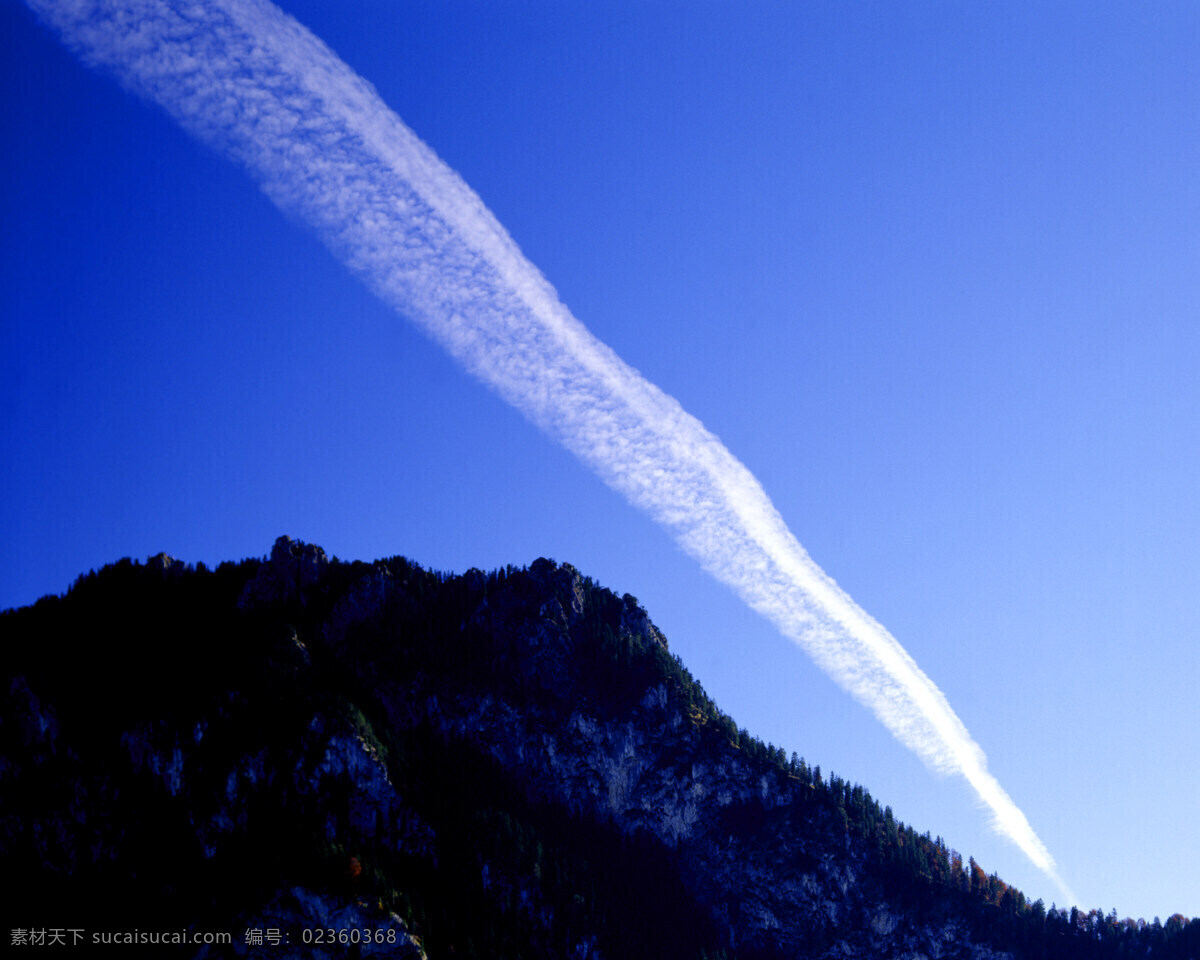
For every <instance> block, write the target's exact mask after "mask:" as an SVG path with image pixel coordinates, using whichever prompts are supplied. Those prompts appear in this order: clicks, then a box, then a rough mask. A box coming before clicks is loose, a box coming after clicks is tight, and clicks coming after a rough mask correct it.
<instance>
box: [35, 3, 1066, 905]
mask: <svg viewBox="0 0 1200 960" xmlns="http://www.w3.org/2000/svg"><path fill="white" fill-rule="evenodd" d="M27 2H28V3H29V5H30V6H31V7H32V8H33V9H34V10H35V11H36V12H37V13H38V15H39V16H40V17H41V18H42V19H43V20H44V21H45V22H46V23H48V24H49V25H50V26H51V27H52V28H54V29H55V30H57V31H58V33H59V34H60V35H61V36H62V38H63V39H64V41H65V42H66V44H67V45H68V46H69V47H70V48H71V49H72V50H74V51H75V53H76V54H77V55H79V56H80V57H81V59H83V60H84V61H85V62H86V63H88V64H89V65H91V66H93V67H97V68H100V69H103V70H107V71H110V72H112V73H113V74H115V75H116V76H117V78H118V79H119V80H120V81H121V82H122V83H123V84H125V85H126V86H127V87H129V88H130V89H132V90H133V91H135V92H136V93H138V94H140V95H141V96H143V97H145V98H147V99H149V100H151V101H153V102H155V103H157V104H159V105H160V106H162V107H163V108H164V109H166V111H167V112H168V113H169V114H170V115H171V116H172V117H174V118H175V119H176V120H177V121H178V122H179V123H180V124H182V125H183V126H184V127H185V128H186V129H187V130H188V131H190V132H191V133H192V134H193V135H195V136H196V137H198V138H199V139H200V140H202V141H204V142H206V143H208V144H210V145H212V146H214V147H216V148H217V149H218V150H220V151H221V152H223V153H225V154H227V155H229V156H231V157H233V158H234V159H236V160H238V161H239V162H241V163H242V164H243V165H244V166H245V167H246V168H247V169H248V170H249V172H250V173H251V174H252V175H253V176H254V177H255V179H256V180H257V181H258V182H259V184H260V185H261V187H262V189H263V190H264V191H265V192H266V194H267V195H268V196H269V197H270V198H271V199H272V200H273V201H274V202H275V203H276V204H277V205H278V206H279V207H281V208H282V209H284V210H285V211H287V212H288V213H289V214H292V215H295V216H298V217H299V218H301V219H303V220H305V221H307V222H308V223H309V224H311V225H312V227H313V228H314V229H315V230H316V232H317V233H318V235H319V236H320V237H321V239H322V240H324V242H325V243H326V244H327V245H328V246H329V247H330V248H331V249H332V250H333V251H334V253H335V254H336V255H337V256H338V257H340V258H341V260H342V261H343V262H345V263H346V264H347V265H348V266H349V267H350V268H351V270H353V271H354V273H356V274H357V275H358V276H359V277H360V278H361V279H362V280H363V281H365V282H366V283H367V285H368V286H370V287H371V289H372V290H374V292H375V293H376V294H377V295H378V296H379V297H381V298H382V299H383V300H384V301H386V302H387V303H388V304H390V305H391V306H392V307H394V308H395V309H396V310H397V311H399V312H400V313H402V314H403V315H404V316H406V317H408V318H410V319H411V320H413V321H415V322H416V323H417V324H419V325H420V326H421V328H422V329H424V330H425V332H426V333H428V334H429V335H430V336H431V337H433V338H434V339H435V340H437V341H438V342H439V343H441V344H442V345H443V346H444V347H445V348H446V349H447V350H448V351H449V352H450V353H451V354H453V355H454V356H455V357H456V358H457V359H458V360H459V361H460V362H461V363H462V364H463V365H464V366H465V367H466V368H467V369H468V370H469V371H470V372H471V373H473V374H474V375H475V376H476V377H478V378H479V379H480V380H482V381H483V382H484V383H486V384H488V385H489V386H490V387H492V388H493V389H495V390H496V391H498V392H499V393H500V394H501V396H503V397H504V398H505V399H506V400H507V401H508V402H509V403H511V404H512V405H513V406H515V407H516V408H517V409H518V410H520V411H521V412H522V413H524V414H525V416H527V417H528V418H529V419H530V420H532V421H533V422H534V423H536V424H537V425H538V426H539V427H540V428H541V429H542V430H544V431H545V432H547V433H549V434H550V435H551V436H553V437H554V438H556V439H557V440H558V441H559V442H560V443H562V444H563V445H564V446H566V447H567V448H568V449H569V450H571V451H572V452H573V453H574V454H575V455H576V456H578V457H579V458H580V459H581V460H583V461H584V462H585V463H587V464H588V465H589V466H590V467H591V468H592V469H593V470H595V471H596V473H597V474H599V475H600V477H601V478H603V480H604V481H605V482H606V483H607V484H609V485H610V486H612V487H613V488H615V489H616V490H618V491H620V492H621V493H622V494H624V495H625V496H626V497H627V498H628V499H629V500H630V501H631V502H632V503H634V504H635V505H637V506H638V507H641V508H642V509H643V510H645V511H647V512H648V513H649V514H650V515H651V516H653V517H654V518H655V519H656V520H657V521H658V522H659V523H661V524H662V525H664V526H665V527H667V528H668V529H669V530H670V531H671V532H672V533H673V534H674V536H675V537H676V539H677V540H678V541H679V543H680V544H681V545H682V546H683V548H684V549H685V550H686V551H687V552H688V553H690V554H691V555H692V556H693V557H695V558H696V559H697V560H698V561H699V562H700V563H701V565H702V566H703V567H704V568H705V569H706V570H707V571H708V572H709V573H711V574H712V575H713V576H714V577H716V578H717V579H718V580H720V581H722V582H723V583H726V584H728V585H729V586H730V587H732V588H733V589H734V590H735V591H736V592H737V593H738V594H739V595H740V596H741V597H742V598H743V599H744V600H745V601H746V603H748V604H749V605H750V606H751V607H753V608H754V609H755V610H757V611H758V612H760V613H761V614H763V615H764V616H766V617H767V618H768V619H770V620H771V621H772V622H773V623H774V624H775V625H776V626H777V627H778V628H779V629H780V631H781V632H782V633H783V634H784V635H786V636H787V637H789V638H791V639H792V640H793V641H795V642H796V643H797V644H799V645H800V646H801V647H802V648H803V649H804V650H806V651H807V652H808V654H809V655H810V656H811V657H812V658H813V659H814V660H815V661H816V662H817V663H818V664H819V665H820V667H821V668H822V669H824V670H825V671H826V672H827V673H828V674H829V675H830V676H831V677H833V679H834V680H836V681H837V682H838V683H839V684H840V685H841V686H842V687H844V688H845V689H846V690H848V691H849V692H850V693H851V694H852V695H853V696H854V697H856V698H857V699H858V700H859V701H860V702H861V703H863V704H864V705H865V706H867V707H868V708H869V709H870V710H871V711H872V712H874V714H875V715H876V716H877V717H878V718H879V720H880V721H881V722H882V723H883V724H884V725H885V726H886V727H887V728H888V730H890V731H891V732H892V733H893V734H894V735H895V737H896V738H897V739H898V740H900V742H901V743H903V744H904V745H905V746H907V747H909V748H910V749H912V750H913V751H914V752H916V753H917V754H918V755H919V756H920V757H921V758H922V760H924V761H925V762H926V763H927V764H928V765H929V766H930V767H932V768H933V769H935V770H937V771H940V772H944V773H957V774H961V775H962V776H963V777H965V778H966V780H967V781H968V783H970V785H971V786H972V787H973V788H974V790H975V791H976V793H977V794H978V795H979V798H980V799H981V800H982V802H983V803H984V804H985V805H986V806H987V808H988V809H989V811H990V813H991V817H992V825H993V827H994V828H995V829H996V830H997V831H998V832H999V833H1000V834H1002V835H1003V836H1005V837H1007V838H1008V839H1010V840H1011V841H1012V842H1013V843H1014V844H1016V846H1017V847H1019V848H1020V849H1021V850H1022V851H1023V852H1024V853H1025V854H1026V856H1028V857H1029V859H1030V860H1031V861H1032V862H1033V863H1034V864H1035V865H1036V866H1038V867H1039V868H1040V869H1041V870H1042V871H1044V872H1045V873H1046V875H1047V876H1048V877H1049V878H1050V879H1051V880H1053V881H1054V883H1055V884H1056V885H1057V886H1058V888H1059V889H1060V890H1061V891H1062V893H1063V895H1064V896H1065V897H1066V899H1067V901H1068V902H1070V903H1076V902H1077V901H1076V898H1075V897H1074V896H1073V895H1072V894H1071V892H1070V890H1068V889H1067V887H1066V885H1065V884H1064V883H1063V881H1062V879H1061V878H1060V877H1059V876H1058V873H1057V870H1056V868H1055V864H1054V860H1053V858H1052V857H1051V856H1050V854H1049V852H1048V851H1047V850H1046V847H1045V846H1044V845H1043V843H1042V841H1041V840H1040V839H1039V838H1038V836H1037V835H1036V834H1035V833H1034V831H1033V828H1032V827H1031V826H1030V825H1029V822H1028V820H1026V818H1025V815H1024V814H1023V813H1022V812H1021V811H1020V809H1018V807H1017V805H1016V804H1015V803H1014V802H1013V801H1012V799H1011V798H1010V797H1009V796H1008V794H1007V793H1005V792H1004V790H1003V788H1002V787H1001V786H1000V784H999V782H997V780H996V778H995V777H993V776H992V775H991V774H990V773H989V772H988V770H987V762H986V758H985V757H984V754H983V751H982V750H981V749H980V748H979V746H978V744H976V743H975V741H974V740H973V739H972V738H971V735H970V733H968V731H967V729H966V727H965V726H964V725H963V723H962V721H961V720H959V718H958V717H957V715H956V714H955V713H954V711H953V710H952V709H951V708H950V704H949V703H948V702H947V701H946V698H945V697H944V696H943V695H942V693H941V691H940V690H938V688H937V687H936V686H935V685H934V684H933V682H932V681H931V680H930V679H929V678H928V677H927V676H926V675H925V674H924V673H923V672H922V671H921V669H920V668H919V667H918V666H917V664H916V662H915V661H914V660H913V659H912V657H910V656H909V655H908V653H907V652H906V651H905V650H904V648H903V647H901V646H900V644H899V643H897V642H896V640H895V639H894V638H893V637H892V636H891V635H890V634H889V633H888V632H887V631H886V630H885V629H884V628H883V627H882V626H881V625H880V624H878V623H877V622H876V621H875V620H874V619H872V618H871V617H870V616H869V615H868V614H867V613H866V612H865V611H863V610H862V609H861V608H859V607H858V605H857V604H855V603H854V601H853V600H851V599H850V597H849V596H848V595H847V594H846V593H845V592H844V591H842V590H841V589H840V588H839V587H838V586H837V584H836V583H834V581H833V580H832V579H830V578H829V577H828V576H827V575H826V574H825V572H824V571H823V570H821V568H820V567H818V566H817V565H816V564H815V563H813V561H812V560H811V559H810V558H809V556H808V554H807V553H806V552H805V550H804V548H803V547H802V546H801V545H800V543H799V542H798V541H797V540H796V538H795V537H794V536H793V535H792V533H791V531H789V530H788V528H787V526H786V525H785V524H784V522H783V519H782V518H781V517H780V515H779V513H778V512H777V511H776V510H775V507H774V506H773V505H772V503H771V501H770V499H769V498H768V497H767V495H766V493H765V492H764V491H763V489H762V487H761V485H760V484H759V483H758V481H757V480H756V479H755V478H754V476H753V475H752V474H751V473H750V471H749V470H747V469H746V467H745V466H743V465H742V464H741V462H739V461H738V460H737V459H736V458H735V457H734V456H733V454H731V453H730V452H729V451H728V450H727V449H726V448H725V447H724V446H723V445H722V444H721V442H720V441H719V440H718V439H717V438H716V437H715V436H714V435H713V434H712V433H710V432H709V431H708V430H706V429H705V428H704V425H703V424H701V423H700V421H699V420H697V419H696V418H695V417H693V416H691V415H690V414H688V413H687V412H686V411H685V410H684V409H683V408H682V407H681V406H680V405H679V403H678V402H677V401H676V400H674V399H673V398H672V397H669V396H668V395H667V394H665V393H663V392H662V391H661V390H659V389H658V388H657V387H656V386H654V384H652V383H650V382H649V381H647V380H646V379H645V378H644V377H643V376H641V374H639V373H638V372H637V371H636V370H634V369H633V368H632V367H630V366H629V365H628V364H626V363H625V362H624V361H622V360H621V359H620V357H618V356H617V355H616V354H615V353H614V352H613V351H612V350H611V349H609V348H608V347H607V346H605V345H604V344H603V343H601V342H600V341H599V340H597V339H596V338H595V337H594V336H592V334H591V333H589V332H588V330H587V329H586V328H585V327H584V326H583V324H581V323H580V322H579V321H578V320H576V319H575V318H574V317H573V316H572V315H571V314H570V312H569V311H568V310H567V308H566V307H565V306H563V304H562V303H561V302H560V301H559V299H558V296H557V294H556V293H555V291H554V289H553V287H551V286H550V284H549V283H548V282H547V281H546V280H545V278H544V277H543V276H542V275H541V273H539V272H538V270H537V268H536V267H534V266H533V264H531V263H530V262H529V261H528V260H526V259H525V257H524V256H522V254H521V251H520V250H519V249H518V248H517V245H516V244H515V243H514V242H513V240H512V238H511V237H509V235H508V234H507V233H506V232H505V230H504V228H503V227H502V226H501V225H500V224H499V222H497V220H496V219H495V217H493V216H492V214H491V212H490V211H489V210H488V209H487V208H486V207H485V206H484V205H483V202H482V201H481V200H480V199H479V197H477V196H476V195H475V193H473V192H472V191H471V189H470V188H469V187H468V186H467V185H466V184H465V183H464V182H463V180H462V179H461V178H460V177H459V176H458V175H457V174H456V173H454V171H453V170H451V169H450V168H449V167H447V166H446V165H445V164H444V163H442V161H440V160H439V159H438V158H437V156H436V155H435V154H434V153H433V151H432V150H430V149H429V148H428V147H427V146H426V145H425V144H424V143H422V142H421V141H420V140H419V139H418V138H417V137H416V135H415V134H414V133H413V132H412V131H411V130H409V129H408V127H406V126H405V125H404V123H403V122H402V121H401V120H400V118H399V117H397V116H396V115H395V114H394V113H393V112H392V111H391V110H390V109H389V108H388V107H387V105H386V104H385V103H384V102H383V101H382V100H381V99H380V97H379V96H378V94H376V92H375V90H374V88H373V87H371V85H370V84H368V83H367V82H366V81H365V80H363V79H362V78H361V77H359V76H358V75H357V74H355V73H354V72H353V71H352V70H351V69H350V68H349V67H348V66H346V64H344V63H343V62H342V61H341V60H339V59H338V57H337V56H336V55H335V54H334V53H333V52H332V51H331V50H330V49H329V48H328V47H326V46H325V44H324V43H322V42H321V41H320V40H319V39H318V38H317V37H315V36H313V34H312V33H310V32H309V31H308V30H307V29H305V28H304V27H303V26H301V25H300V24H299V23H298V22H296V21H295V20H294V19H293V18H291V17H290V16H288V15H287V14H285V13H283V12H282V11H281V10H279V9H278V8H276V7H275V6H273V5H272V4H270V3H269V2H267V0H208V2H203V3H186V4H185V3H182V2H167V0H27Z"/></svg>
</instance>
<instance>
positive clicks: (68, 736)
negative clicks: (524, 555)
mask: <svg viewBox="0 0 1200 960" xmlns="http://www.w3.org/2000/svg"><path fill="white" fill-rule="evenodd" d="M0 643H2V644H3V651H4V655H3V678H2V680H3V684H4V688H3V689H4V691H5V694H6V696H5V698H4V701H3V710H2V713H0V856H2V858H3V865H4V874H5V876H6V877H8V878H9V879H10V883H9V885H8V886H9V887H10V889H11V891H12V892H11V893H10V894H9V896H8V899H7V903H6V906H7V907H8V909H7V911H6V913H7V914H8V916H9V918H10V927H11V929H12V933H11V937H12V942H13V944H14V946H20V947H22V948H23V949H26V950H27V952H29V953H31V954H32V953H35V952H39V951H40V950H42V949H46V950H49V951H56V950H61V951H63V952H65V951H67V950H68V949H79V950H81V951H83V950H85V949H86V951H88V952H90V953H91V954H92V955H95V954H96V953H97V952H98V951H103V950H104V949H105V943H107V942H110V941H117V942H118V946H117V947H114V948H113V949H114V950H116V949H119V950H121V951H122V952H123V955H124V954H125V953H127V952H128V951H132V950H139V949H140V950H146V949H150V947H143V946H139V947H132V946H127V945H120V944H121V942H122V938H125V941H126V942H128V938H131V937H132V938H133V939H132V942H134V943H141V944H146V943H151V942H154V941H155V940H156V939H157V940H158V941H163V940H167V941H169V940H170V939H171V938H172V937H176V936H177V937H182V936H183V934H181V933H180V931H187V934H186V936H187V937H188V938H191V939H195V938H196V937H197V936H198V935H200V936H202V935H203V934H204V933H206V932H212V933H223V934H227V935H228V936H229V938H230V942H229V943H227V944H219V943H218V944H198V943H195V942H192V943H187V944H184V945H180V946H178V947H176V948H174V949H173V952H178V953H179V954H182V955H186V956H202V957H204V956H207V957H219V956H233V955H237V956H256V957H258V956H262V957H293V956H298V957H326V956H328V957H333V956H364V957H367V956H395V957H421V956H427V957H429V958H433V960H441V958H448V957H455V958H470V957H479V958H508V960H516V958H526V960H530V958H578V960H585V958H609V960H628V958H640V957H646V958H654V960H664V958H673V957H679V958H689V960H698V958H718V957H724V958H742V960H749V958H775V957H779V958H782V957H788V958H799V957H805V958H807V957H828V958H833V957H839V958H841V957H879V958H884V957H888V958H891V957H895V958H900V957H903V958H913V960H915V958H921V957H924V958H939V957H940V958H951V957H953V958H973V960H985V958H998V957H1005V956H1011V957H1014V958H1020V957H1038V958H1041V957H1052V958H1075V957H1078V958H1110V957H1111V958H1118V957H1120V958H1124V957H1139V958H1145V957H1151V958H1197V957H1200V921H1198V920H1192V921H1188V920H1186V919H1185V918H1183V917H1181V916H1178V915H1177V916H1174V917H1171V918H1170V919H1169V920H1168V921H1167V922H1166V923H1165V924H1164V923H1160V922H1159V921H1158V920H1157V919H1156V920H1155V921H1154V922H1153V923H1151V924H1146V923H1144V922H1141V921H1139V922H1136V923H1135V922H1133V921H1130V920H1118V918H1117V915H1116V913H1115V911H1114V912H1111V913H1109V914H1107V915H1106V914H1104V913H1103V912H1101V911H1098V910H1093V911H1091V912H1090V913H1082V912H1080V911H1077V910H1071V911H1069V912H1066V911H1060V910H1057V909H1049V910H1048V909H1047V908H1046V906H1045V905H1044V904H1043V903H1042V902H1041V901H1038V902H1035V903H1030V902H1028V901H1027V900H1026V898H1025V897H1024V895H1023V894H1022V893H1021V892H1020V891H1018V890H1015V889H1013V888H1012V887H1009V886H1008V885H1006V884H1005V883H1004V882H1003V881H1002V880H1001V879H1000V878H998V877H997V876H995V875H994V874H992V875H990V876H989V875H987V874H986V873H985V872H984V871H983V870H982V869H981V868H980V867H978V866H977V865H976V864H975V862H974V861H973V860H971V859H968V860H967V861H966V862H965V863H964V862H963V859H962V858H961V857H960V856H959V855H958V854H957V853H956V852H955V851H953V850H951V849H949V848H948V846H947V845H946V844H945V843H944V842H943V841H942V840H941V839H940V838H931V837H930V836H929V835H928V834H926V835H918V834H917V833H916V832H915V831H913V830H912V829H911V828H909V827H906V826H905V825H904V824H903V823H901V822H899V821H898V820H897V819H896V818H895V816H894V815H893V813H892V811H891V809H890V808H886V807H881V806H880V804H879V803H878V802H877V801H875V800H874V799H873V798H872V797H871V796H870V794H869V793H868V792H867V791H866V790H864V789H863V788H862V787H861V786H859V785H857V784H850V783H846V782H844V781H842V780H839V779H838V778H837V777H835V776H832V775H830V776H828V777H824V776H822V774H821V771H820V768H819V767H815V766H814V767H810V766H809V765H808V763H807V762H806V761H804V760H802V759H800V758H799V757H797V756H795V755H792V757H790V758H788V757H786V756H785V755H784V753H783V751H782V750H780V749H778V748H776V747H773V746H771V745H769V744H763V743H762V742H761V741H759V740H757V739H754V738H753V737H751V736H750V734H749V733H747V731H745V730H741V729H739V728H738V726H737V724H736V723H735V722H734V721H733V720H732V719H731V718H730V717H728V716H726V715H725V714H723V713H722V712H721V711H720V710H719V709H717V707H716V706H715V705H714V704H713V703H712V701H711V700H710V699H709V698H708V697H707V696H706V695H705V693H704V691H703V690H702V689H701V687H700V685H699V684H698V683H696V681H695V680H693V679H692V677H691V676H690V675H689V673H688V671H687V669H686V668H685V667H684V666H683V664H682V663H681V662H680V661H679V660H678V659H677V658H676V657H674V656H672V655H671V653H670V652H669V650H668V647H667V642H666V639H665V638H664V637H663V636H662V635H661V634H660V633H659V631H658V630H657V629H656V628H655V627H654V625H653V624H652V623H651V622H650V620H649V618H648V617H647V615H646V612H645V611H644V610H643V609H642V608H641V606H640V605H639V604H638V602H637V600H636V599H634V598H633V597H632V596H630V595H628V594H626V595H625V596H623V597H618V596H616V595H615V594H613V593H611V592H609V591H607V590H604V589H602V588H600V587H599V586H597V585H596V584H594V583H593V582H592V581H591V580H590V579H588V578H586V577H584V576H582V575H581V574H580V573H579V572H577V571H576V570H575V569H574V568H573V567H571V566H569V565H567V564H561V565H559V564H555V563H553V562H551V561H549V560H538V561H536V562H534V563H533V564H532V565H531V566H529V567H528V568H521V569H517V568H514V567H508V568H505V569H503V570H498V571H495V572H493V573H490V574H485V573H482V572H480V571H478V570H470V571H468V572H467V573H465V574H462V575H449V574H441V573H435V572H431V571H427V570H423V569H421V568H420V567H418V566H417V565H415V564H414V563H412V562H410V561H408V560H406V559H403V558H399V557H397V558H393V559H391V560H385V561H378V562H376V563H373V564H367V563H357V562H356V563H344V562H339V561H337V560H336V559H333V560H331V559H328V558H327V557H326V556H325V554H324V552H323V551H321V550H320V549H319V548H317V547H313V546H309V545H306V544H303V543H298V542H295V541H292V540H289V539H287V538H281V539H280V540H279V541H278V542H277V543H276V544H275V547H274V549H273V550H272V553H271V556H270V558H269V559H267V560H265V561H260V560H246V561H242V562H240V563H224V564H222V565H221V566H219V567H218V568H217V569H215V570H209V569H206V568H205V567H204V566H203V565H199V564H197V565H196V566H194V567H192V566H185V565H184V564H183V563H181V562H179V561H176V560H172V559H170V558H169V557H166V556H163V555H159V556H157V557H153V558H151V559H150V560H149V561H148V562H146V563H145V564H141V563H134V562H132V561H129V560H122V561H120V562H119V563H116V564H114V565H112V566H109V567H105V568H104V569H103V570H100V571H99V572H93V573H91V574H88V575H86V576H83V577H81V578H80V579H79V580H78V581H77V582H76V583H75V584H74V586H73V587H72V588H71V589H70V590H69V591H68V592H67V594H66V595H65V596H63V597H47V598H43V599H42V600H41V601H39V602H38V603H36V604H35V605H33V606H32V607H27V608H23V609H20V610H15V611H8V612H5V613H4V614H3V615H0ZM39 938H40V939H39ZM51 938H56V939H58V940H60V941H61V942H65V943H66V944H68V945H69V944H71V943H72V941H73V940H74V941H76V942H77V943H78V946H77V947H76V948H71V947H70V946H64V947H60V946H51V945H48V944H50V943H52V942H53V940H52V939H51ZM157 949H158V950H159V951H160V952H161V950H162V948H161V947H158V948H157ZM147 955H149V954H147Z"/></svg>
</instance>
